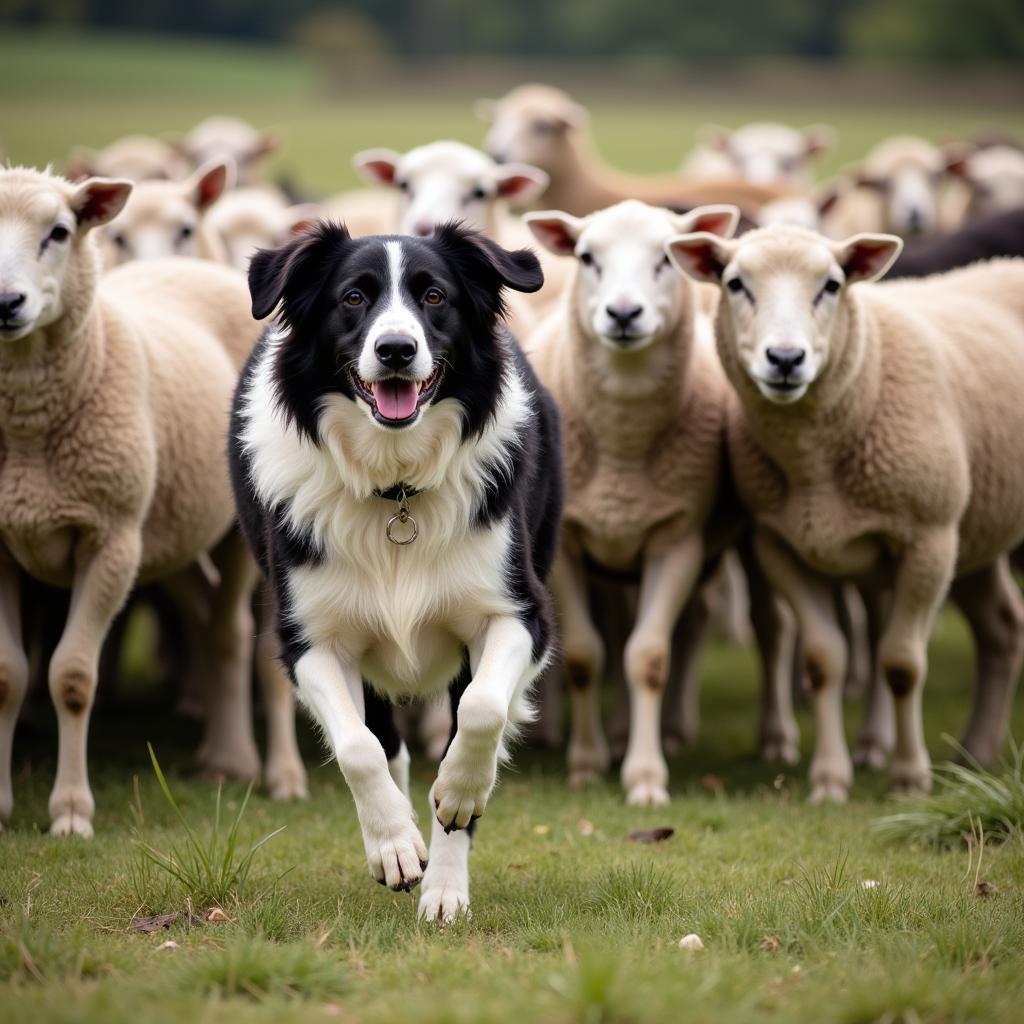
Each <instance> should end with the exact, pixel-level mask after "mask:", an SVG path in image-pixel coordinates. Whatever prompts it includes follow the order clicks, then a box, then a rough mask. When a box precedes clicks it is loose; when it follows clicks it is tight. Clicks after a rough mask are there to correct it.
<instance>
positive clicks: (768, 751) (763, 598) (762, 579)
mask: <svg viewBox="0 0 1024 1024" xmlns="http://www.w3.org/2000/svg"><path fill="white" fill-rule="evenodd" d="M738 550H739V556H740V563H741V565H742V566H743V569H744V572H745V573H746V577H747V590H748V591H749V593H750V625H751V627H752V628H753V631H754V637H755V639H756V641H757V651H758V656H759V657H760V660H761V726H760V729H759V731H758V750H759V752H760V755H761V760H763V761H781V762H783V763H784V764H796V763H797V761H799V760H800V730H799V728H798V727H797V724H796V715H794V714H793V659H794V653H793V652H794V648H795V646H796V626H795V625H794V623H793V616H792V613H791V612H790V610H789V609H788V608H787V607H786V606H785V604H784V603H783V602H782V601H781V600H780V598H779V595H778V594H777V593H776V592H775V591H774V590H773V589H772V587H771V585H770V584H769V582H768V579H767V577H766V576H765V574H764V572H763V570H762V569H761V566H760V564H759V563H758V561H757V558H756V556H755V554H754V551H753V546H752V545H751V544H750V543H749V542H744V543H743V544H742V545H741V546H740V547H739V549H738Z"/></svg>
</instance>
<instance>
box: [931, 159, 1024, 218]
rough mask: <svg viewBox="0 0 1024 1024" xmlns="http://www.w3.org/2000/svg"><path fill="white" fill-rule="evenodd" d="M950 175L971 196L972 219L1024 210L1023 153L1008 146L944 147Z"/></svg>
mask: <svg viewBox="0 0 1024 1024" xmlns="http://www.w3.org/2000/svg"><path fill="white" fill-rule="evenodd" d="M945 152H946V161H947V168H948V170H949V173H950V174H952V175H953V176H954V177H956V178H959V179H960V180H961V181H963V182H964V183H965V184H966V185H967V187H968V189H970V193H971V205H970V213H971V216H975V217H976V216H982V215H986V214H992V213H1000V212H1002V211H1004V210H1017V209H1020V208H1021V207H1024V151H1022V150H1020V149H1018V148H1017V147H1016V146H1011V145H996V146H988V147H986V148H984V149H977V150H973V149H972V148H971V147H970V146H964V145H955V146H948V147H947V148H946V151H945Z"/></svg>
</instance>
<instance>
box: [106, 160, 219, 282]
mask: <svg viewBox="0 0 1024 1024" xmlns="http://www.w3.org/2000/svg"><path fill="white" fill-rule="evenodd" d="M233 181H234V167H233V165H232V164H231V163H230V162H229V161H226V160H215V161H213V162H212V163H210V164H205V165H204V166H202V167H200V168H199V170H197V171H196V172H195V173H194V174H192V175H191V176H190V177H189V178H187V179H186V180H185V181H148V182H142V183H141V184H139V185H136V187H135V189H134V190H133V191H132V194H131V196H129V197H128V201H127V203H126V204H125V206H124V209H123V210H122V211H121V213H120V214H119V215H118V216H117V218H116V219H115V220H114V221H113V222H112V223H111V224H110V225H109V226H108V227H107V228H105V229H104V230H103V232H102V240H103V249H104V260H105V263H106V265H107V266H108V267H112V266H117V265H118V264H121V263H126V262H128V261H129V260H153V259H165V258H167V257H168V256H193V257H196V258H198V259H206V260H215V261H216V262H218V263H227V261H228V254H227V250H226V249H225V246H224V242H223V241H222V239H221V238H220V236H219V235H218V234H217V233H216V231H214V230H213V229H212V228H211V226H210V224H209V223H208V220H207V217H206V213H207V212H208V211H209V209H210V207H211V206H212V205H213V204H214V203H215V202H216V201H217V200H218V199H219V198H220V197H221V196H222V195H223V194H224V192H225V190H227V189H228V188H230V187H231V185H232V184H233Z"/></svg>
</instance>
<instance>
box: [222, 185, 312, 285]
mask: <svg viewBox="0 0 1024 1024" xmlns="http://www.w3.org/2000/svg"><path fill="white" fill-rule="evenodd" d="M319 216H320V210H319V209H318V207H317V206H316V205H315V204H313V203H301V204H299V205H296V206H289V205H288V203H286V202H285V200H284V198H283V196H281V195H279V194H277V193H276V192H274V191H273V190H271V189H264V188H241V189H233V190H232V191H230V192H228V193H227V194H226V195H224V196H222V197H221V198H220V199H218V200H217V202H216V203H215V204H214V205H213V206H212V207H211V208H210V212H209V213H208V214H207V215H206V226H207V227H208V228H210V229H211V230H212V231H214V232H215V233H216V234H217V236H218V237H219V238H220V240H221V241H222V242H223V243H224V249H225V254H226V257H227V262H228V263H229V264H230V265H231V266H233V267H235V269H236V270H240V271H242V273H243V274H244V273H246V272H247V271H248V269H249V261H250V259H251V258H252V255H253V253H254V252H256V250H257V249H274V248H276V247H277V246H279V245H282V244H283V243H284V242H286V241H287V240H288V239H289V238H290V237H291V236H292V235H293V234H296V233H297V232H299V231H302V230H303V229H305V228H307V227H309V226H310V225H311V224H312V222H313V221H315V220H317V219H318V218H319Z"/></svg>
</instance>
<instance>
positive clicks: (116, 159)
mask: <svg viewBox="0 0 1024 1024" xmlns="http://www.w3.org/2000/svg"><path fill="white" fill-rule="evenodd" d="M188 172H189V165H188V161H187V160H186V159H185V158H184V157H183V156H182V155H181V154H180V153H179V152H178V151H177V150H176V149H175V148H174V147H173V146H171V145H170V144H169V143H167V142H164V140H163V139H156V138H151V137H150V136H148V135H127V136H125V137H124V138H123V139H118V140H117V141H116V142H112V143H111V144H110V145H109V146H107V147H106V149H101V150H91V149H87V148H86V147H84V146H79V147H77V148H76V149H75V150H74V151H73V152H72V154H71V157H70V159H69V160H68V168H67V176H68V177H69V178H70V179H71V180H72V181H77V180H80V179H83V178H89V177H100V178H127V179H128V180H129V181H168V180H171V181H177V180H180V179H182V178H185V177H187V176H188Z"/></svg>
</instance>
